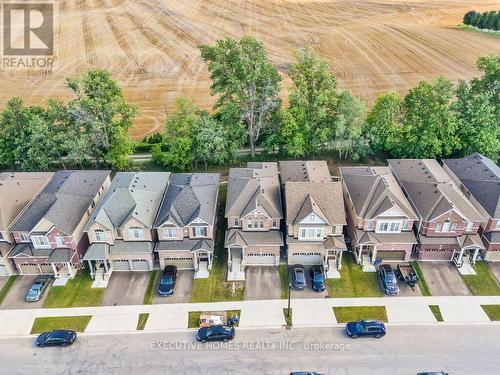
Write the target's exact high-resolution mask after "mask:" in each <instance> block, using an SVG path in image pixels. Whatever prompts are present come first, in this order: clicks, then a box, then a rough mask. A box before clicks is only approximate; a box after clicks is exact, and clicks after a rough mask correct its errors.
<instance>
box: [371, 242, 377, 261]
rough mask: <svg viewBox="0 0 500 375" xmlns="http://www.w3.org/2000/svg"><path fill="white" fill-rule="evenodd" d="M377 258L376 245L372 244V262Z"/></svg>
mask: <svg viewBox="0 0 500 375" xmlns="http://www.w3.org/2000/svg"><path fill="white" fill-rule="evenodd" d="M376 258H377V245H373V251H372V264H373V263H375V259H376Z"/></svg>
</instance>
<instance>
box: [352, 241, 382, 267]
mask: <svg viewBox="0 0 500 375" xmlns="http://www.w3.org/2000/svg"><path fill="white" fill-rule="evenodd" d="M354 255H355V256H356V262H357V263H358V264H360V265H361V266H362V268H363V272H376V271H377V270H376V268H375V266H374V263H375V259H376V256H377V245H375V244H360V245H359V246H357V247H356V248H355V250H354Z"/></svg>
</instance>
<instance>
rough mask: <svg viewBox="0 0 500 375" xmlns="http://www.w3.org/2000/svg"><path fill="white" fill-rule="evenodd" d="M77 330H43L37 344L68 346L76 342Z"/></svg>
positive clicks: (42, 345) (41, 345)
mask: <svg viewBox="0 0 500 375" xmlns="http://www.w3.org/2000/svg"><path fill="white" fill-rule="evenodd" d="M75 340H76V332H75V331H70V330H68V329H55V330H53V331H48V332H43V333H41V334H40V336H38V337H37V339H36V346H39V347H44V346H68V345H71V344H73V343H74V342H75Z"/></svg>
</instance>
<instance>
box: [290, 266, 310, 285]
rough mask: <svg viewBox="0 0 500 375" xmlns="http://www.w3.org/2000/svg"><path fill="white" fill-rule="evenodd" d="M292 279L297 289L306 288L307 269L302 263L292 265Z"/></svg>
mask: <svg viewBox="0 0 500 375" xmlns="http://www.w3.org/2000/svg"><path fill="white" fill-rule="evenodd" d="M292 281H293V286H294V288H295V289H304V288H305V287H306V286H307V281H306V270H305V269H304V266H302V265H300V264H294V265H293V266H292Z"/></svg>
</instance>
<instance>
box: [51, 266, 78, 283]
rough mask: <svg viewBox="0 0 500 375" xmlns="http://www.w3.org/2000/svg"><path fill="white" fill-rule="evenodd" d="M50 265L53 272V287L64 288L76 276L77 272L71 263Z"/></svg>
mask: <svg viewBox="0 0 500 375" xmlns="http://www.w3.org/2000/svg"><path fill="white" fill-rule="evenodd" d="M50 265H51V266H52V269H53V270H54V278H55V280H54V283H53V285H54V286H64V285H66V283H67V282H68V280H69V279H72V278H73V277H75V275H76V271H77V270H76V268H75V267H74V265H73V264H72V263H69V262H67V263H51V264H50Z"/></svg>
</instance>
